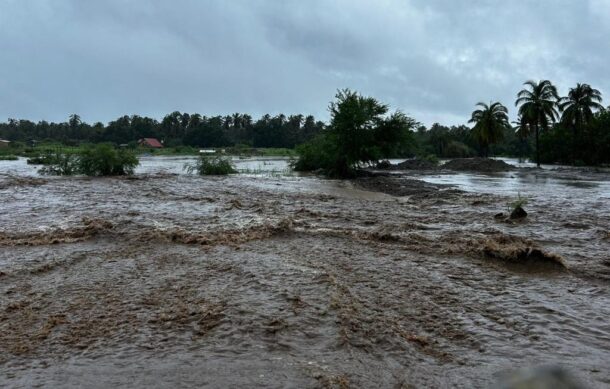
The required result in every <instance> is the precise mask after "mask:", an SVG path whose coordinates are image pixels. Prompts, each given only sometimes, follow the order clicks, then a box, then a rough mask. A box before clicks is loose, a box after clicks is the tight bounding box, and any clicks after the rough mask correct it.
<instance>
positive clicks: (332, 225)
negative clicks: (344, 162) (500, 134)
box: [0, 157, 610, 388]
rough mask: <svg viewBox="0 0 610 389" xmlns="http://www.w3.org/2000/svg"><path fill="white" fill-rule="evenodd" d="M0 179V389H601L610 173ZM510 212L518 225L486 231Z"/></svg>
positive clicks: (608, 340)
mask: <svg viewBox="0 0 610 389" xmlns="http://www.w3.org/2000/svg"><path fill="white" fill-rule="evenodd" d="M191 160H192V158H182V157H180V158H177V157H164V158H160V157H156V158H155V157H146V158H143V159H142V161H141V162H142V163H141V166H140V167H139V168H138V170H137V174H136V175H135V176H134V177H126V178H84V177H73V178H62V177H59V178H56V177H41V176H38V175H37V173H36V169H35V168H34V167H32V166H28V165H27V164H26V163H25V161H24V160H20V161H3V162H0V198H1V202H0V386H3V387H4V386H6V387H34V386H45V387H109V386H120V387H151V386H164V387H178V386H180V387H201V386H206V385H208V386H212V387H237V386H240V387H282V388H283V387H298V388H301V387H340V388H342V387H392V388H394V387H447V386H449V387H450V386H456V387H492V386H494V383H495V382H497V380H499V379H501V377H502V376H503V374H506V373H507V372H510V371H514V370H517V369H520V368H528V367H532V366H547V365H553V366H561V367H563V368H564V369H565V370H566V371H568V372H570V374H572V375H573V376H574V377H576V378H577V379H578V380H580V381H581V382H582V383H583V384H584V385H585V386H586V387H591V388H598V387H599V388H603V387H608V385H610V371H609V370H608V368H607V366H608V361H610V322H609V320H608V317H610V297H609V296H610V295H609V293H610V174H609V173H607V172H585V171H580V170H573V169H553V170H551V169H545V170H543V171H537V170H532V169H521V170H516V171H513V172H505V173H496V174H493V175H481V174H474V173H448V172H438V173H426V174H420V173H413V172H392V174H391V175H388V176H387V177H373V178H363V179H359V180H355V181H338V180H325V179H321V178H317V177H313V176H300V175H297V174H293V173H290V172H289V171H288V162H287V160H285V159H273V158H267V159H247V160H235V163H236V165H237V168H238V170H240V171H241V172H242V173H241V174H239V175H235V176H230V177H198V176H190V175H187V174H185V173H184V171H183V165H184V164H185V163H189V161H191ZM518 195H521V196H523V197H526V198H527V199H528V203H527V205H526V206H525V208H526V210H527V211H528V212H529V216H528V218H527V219H526V220H525V221H521V222H510V221H506V220H504V219H498V218H495V217H494V216H495V215H496V214H498V213H500V212H504V213H506V212H508V211H507V204H508V203H510V202H511V201H513V200H515V198H517V196H518Z"/></svg>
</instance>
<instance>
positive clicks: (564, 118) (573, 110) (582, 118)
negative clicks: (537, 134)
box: [558, 83, 604, 163]
mask: <svg viewBox="0 0 610 389" xmlns="http://www.w3.org/2000/svg"><path fill="white" fill-rule="evenodd" d="M601 102H602V94H601V92H600V91H598V90H597V89H593V88H591V86H590V85H588V84H580V83H579V84H576V88H572V89H570V92H569V93H568V96H566V97H562V98H561V99H559V102H558V103H559V110H560V111H561V123H562V124H564V125H566V126H568V127H571V128H572V131H573V134H574V139H573V141H572V163H574V162H575V161H576V146H577V144H578V142H577V139H578V133H579V132H581V131H582V129H583V127H584V126H586V125H588V124H589V123H590V122H591V120H592V119H593V110H602V109H604V106H603V105H601V104H600V103H601Z"/></svg>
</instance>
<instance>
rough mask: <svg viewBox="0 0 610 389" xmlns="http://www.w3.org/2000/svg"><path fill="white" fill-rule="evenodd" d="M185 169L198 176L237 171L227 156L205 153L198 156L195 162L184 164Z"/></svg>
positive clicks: (218, 174)
mask: <svg viewBox="0 0 610 389" xmlns="http://www.w3.org/2000/svg"><path fill="white" fill-rule="evenodd" d="M185 170H186V171H187V172H189V173H197V174H199V175H200V176H224V175H227V174H234V173H237V170H235V168H234V167H233V164H232V163H231V160H230V159H229V158H226V157H220V156H205V155H202V156H200V157H199V159H197V162H195V164H193V165H186V166H185Z"/></svg>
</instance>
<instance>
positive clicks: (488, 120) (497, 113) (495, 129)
mask: <svg viewBox="0 0 610 389" xmlns="http://www.w3.org/2000/svg"><path fill="white" fill-rule="evenodd" d="M477 107H480V108H479V109H477V110H476V111H474V112H473V113H472V118H471V119H470V120H469V121H468V123H474V127H473V128H472V135H473V137H474V138H475V139H476V140H477V142H478V143H479V146H480V147H481V154H482V155H483V156H484V157H487V156H489V145H492V144H494V143H497V142H499V141H500V140H502V138H503V137H504V130H505V129H506V128H507V127H510V125H509V124H508V109H507V108H506V107H505V106H503V105H502V104H500V103H499V102H495V103H490V104H489V105H487V104H485V103H478V104H477Z"/></svg>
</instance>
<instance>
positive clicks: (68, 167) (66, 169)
mask: <svg viewBox="0 0 610 389" xmlns="http://www.w3.org/2000/svg"><path fill="white" fill-rule="evenodd" d="M52 158H53V163H46V164H44V165H46V166H44V167H42V168H41V169H40V170H39V173H41V174H45V175H49V176H73V175H75V174H79V166H78V162H79V161H78V156H76V155H73V154H60V153H57V154H56V155H54V156H53V157H52ZM28 163H30V160H28Z"/></svg>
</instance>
